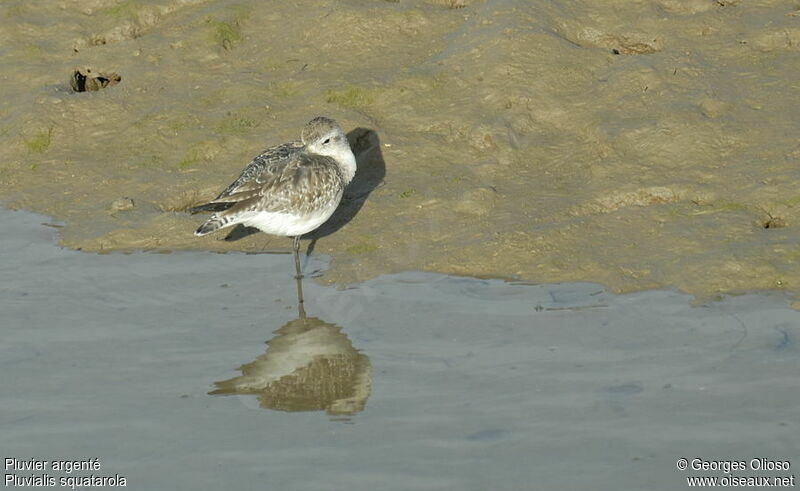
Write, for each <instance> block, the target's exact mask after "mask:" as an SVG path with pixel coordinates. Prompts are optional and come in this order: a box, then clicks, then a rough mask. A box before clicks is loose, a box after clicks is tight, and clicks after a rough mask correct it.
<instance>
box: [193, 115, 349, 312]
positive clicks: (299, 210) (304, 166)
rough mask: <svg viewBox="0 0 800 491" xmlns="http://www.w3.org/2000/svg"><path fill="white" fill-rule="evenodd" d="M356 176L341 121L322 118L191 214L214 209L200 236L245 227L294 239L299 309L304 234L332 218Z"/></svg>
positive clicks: (259, 159) (256, 160)
mask: <svg viewBox="0 0 800 491" xmlns="http://www.w3.org/2000/svg"><path fill="white" fill-rule="evenodd" d="M355 173H356V158H355V156H354V155H353V151H352V150H351V149H350V144H349V143H348V142H347V137H346V136H345V134H344V131H342V128H341V127H340V126H339V125H338V124H337V123H336V121H334V120H332V119H330V118H326V117H317V118H314V119H312V120H311V121H309V122H308V123H307V124H306V125H305V127H304V128H303V131H302V132H301V133H300V140H296V141H292V142H289V143H284V144H281V145H277V146H274V147H271V148H268V149H267V150H265V151H263V152H262V153H261V154H260V155H258V156H257V157H256V158H254V159H253V161H252V162H250V164H248V165H247V167H245V169H244V171H242V174H241V175H240V176H239V178H238V179H236V180H235V181H234V182H233V183H232V184H231V185H230V186H228V187H227V188H225V190H224V191H222V192H221V193H220V194H219V196H217V197H216V198H214V199H213V200H212V201H210V202H208V203H206V204H203V205H200V206H196V207H194V208H192V209H191V210H190V211H191V212H192V213H199V212H204V211H210V212H213V213H214V214H213V215H211V217H210V218H209V219H208V220H206V221H205V223H203V224H202V225H201V226H200V227H199V228H198V229H197V230H196V231H195V235H206V234H210V233H211V232H215V231H217V230H220V229H223V228H227V227H231V226H233V225H237V224H240V223H241V224H243V225H246V226H249V227H255V228H257V229H259V230H261V231H262V232H265V233H268V234H272V235H281V236H286V237H293V238H294V243H293V247H294V264H295V269H296V272H297V275H296V278H297V295H298V302H299V304H300V306H302V303H303V291H302V284H301V282H300V280H301V279H302V274H301V272H300V256H299V249H300V236H301V235H303V234H306V233H308V232H311V231H312V230H314V229H316V228H317V227H319V226H320V225H322V224H323V223H325V221H326V220H327V219H328V218H330V216H331V215H332V214H333V212H334V210H336V207H337V206H339V201H341V199H342V194H343V192H344V188H345V186H347V184H348V183H349V182H350V181H351V180H352V179H353V176H354V175H355Z"/></svg>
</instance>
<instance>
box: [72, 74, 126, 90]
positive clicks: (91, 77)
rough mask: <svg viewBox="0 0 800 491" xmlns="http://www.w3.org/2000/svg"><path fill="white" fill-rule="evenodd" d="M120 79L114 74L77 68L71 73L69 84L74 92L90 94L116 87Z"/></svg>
mask: <svg viewBox="0 0 800 491" xmlns="http://www.w3.org/2000/svg"><path fill="white" fill-rule="evenodd" d="M120 80H122V77H120V76H119V75H117V74H116V73H113V72H112V73H103V72H97V71H94V70H92V69H91V68H78V69H76V70H74V71H73V72H72V76H71V77H70V79H69V84H70V86H71V87H72V90H74V91H75V92H91V91H96V90H100V89H104V88H106V87H109V86H111V85H116V84H118V83H119V82H120Z"/></svg>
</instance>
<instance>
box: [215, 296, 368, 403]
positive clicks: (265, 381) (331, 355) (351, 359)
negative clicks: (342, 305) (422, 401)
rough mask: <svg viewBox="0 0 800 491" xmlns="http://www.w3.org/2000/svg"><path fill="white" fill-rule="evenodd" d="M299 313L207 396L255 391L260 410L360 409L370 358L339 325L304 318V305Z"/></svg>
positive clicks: (363, 400)
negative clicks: (236, 371)
mask: <svg viewBox="0 0 800 491" xmlns="http://www.w3.org/2000/svg"><path fill="white" fill-rule="evenodd" d="M301 305H302V304H301ZM299 314H300V317H299V318H297V319H294V320H292V321H289V322H288V323H287V324H286V325H285V326H283V327H281V328H280V329H278V330H277V331H275V333H274V334H275V336H274V337H273V338H272V339H271V340H269V341H267V351H266V353H264V354H263V355H261V356H259V357H258V358H256V359H255V361H253V362H251V363H247V364H245V365H242V366H241V367H240V368H239V369H240V370H241V372H242V375H241V376H238V377H234V378H232V379H229V380H223V381H220V382H215V385H216V386H217V389H216V390H214V391H212V392H209V394H212V395H234V394H235V395H255V396H257V398H258V401H259V405H260V406H261V407H262V408H265V409H274V410H278V411H291V412H294V411H322V410H324V411H326V412H327V413H328V414H331V415H350V414H355V413H358V412H360V411H362V410H363V409H364V406H365V404H366V402H367V398H368V397H369V394H370V389H371V386H372V367H371V365H370V363H369V358H367V356H366V355H364V354H362V353H359V352H358V351H357V350H356V349H355V348H354V347H353V344H352V343H351V342H350V339H348V337H347V336H346V335H345V334H344V333H342V329H341V328H340V327H338V326H336V325H334V324H330V323H328V322H325V321H323V320H321V319H318V318H316V317H306V316H305V311H304V310H302V307H301V308H300V309H299Z"/></svg>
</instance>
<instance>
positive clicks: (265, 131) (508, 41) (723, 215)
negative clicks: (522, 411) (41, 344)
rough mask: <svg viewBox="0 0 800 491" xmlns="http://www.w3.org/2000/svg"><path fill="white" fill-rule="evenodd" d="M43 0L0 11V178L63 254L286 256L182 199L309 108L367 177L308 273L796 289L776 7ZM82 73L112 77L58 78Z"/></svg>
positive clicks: (791, 103)
mask: <svg viewBox="0 0 800 491" xmlns="http://www.w3.org/2000/svg"><path fill="white" fill-rule="evenodd" d="M62 3H63V4H64V5H67V6H74V7H76V8H74V9H71V8H60V7H58V6H57V5H55V4H52V5H50V4H47V5H43V6H42V7H41V8H37V9H32V8H29V7H27V6H26V5H24V4H23V3H22V2H6V3H4V4H3V6H2V7H0V8H2V9H3V10H4V12H3V15H0V23H3V29H0V41H3V42H4V45H5V46H8V49H7V52H6V54H5V55H4V56H5V59H6V62H7V63H8V64H9V65H11V66H14V67H15V70H11V71H6V72H5V73H4V74H3V77H4V85H5V86H6V87H26V88H29V89H30V90H26V91H21V92H19V94H18V97H14V98H5V99H3V100H2V101H0V115H2V116H3V122H2V123H0V143H2V145H0V192H2V196H3V201H4V203H6V204H7V205H9V206H13V207H24V208H29V209H32V210H34V211H37V212H41V213H47V214H49V215H53V216H56V217H58V218H60V219H63V220H65V222H66V227H65V228H64V229H63V230H62V231H61V240H62V243H63V244H64V245H67V246H69V247H74V248H81V249H83V250H95V251H98V250H103V251H109V250H130V249H135V248H141V249H156V250H159V249H170V250H178V249H212V250H218V251H228V250H247V251H257V250H262V249H265V248H270V249H274V248H276V247H288V241H287V240H286V239H282V238H275V237H267V236H265V235H263V234H256V235H250V236H247V237H245V238H243V239H241V240H238V241H234V242H226V241H222V240H219V239H220V238H221V237H209V238H203V239H196V238H195V237H193V236H192V231H193V230H194V228H195V227H196V223H197V218H196V217H194V218H193V217H190V216H188V215H187V214H186V213H185V210H186V209H187V208H188V207H190V206H191V205H192V204H194V203H196V202H199V201H202V200H203V199H207V198H209V197H212V196H213V195H214V194H215V193H217V192H218V191H219V190H220V189H221V187H223V186H224V184H225V183H227V182H230V180H231V179H233V178H235V177H236V175H237V174H238V172H239V171H240V170H241V168H242V167H243V166H244V165H245V164H246V163H247V162H249V160H250V159H251V158H252V157H253V156H254V155H256V154H257V153H258V152H260V151H261V150H262V149H263V148H265V147H267V146H269V145H273V144H276V143H279V142H283V141H287V140H290V139H294V138H297V136H298V133H299V129H300V128H301V127H302V124H303V123H304V122H305V121H307V120H308V119H310V118H311V117H313V116H316V115H323V114H324V115H329V116H332V117H334V118H336V119H337V120H339V121H340V122H342V123H343V125H344V127H345V130H346V131H350V130H353V129H354V128H357V127H363V128H369V129H371V130H374V132H375V133H376V137H375V138H373V139H372V140H369V141H365V142H362V144H361V146H360V148H359V149H358V150H357V152H356V153H357V154H358V158H359V165H360V166H361V168H362V169H367V170H369V169H370V168H378V167H381V168H385V174H386V176H385V179H384V184H383V185H381V186H378V187H377V188H375V189H374V190H372V191H371V193H369V195H368V197H367V198H366V199H365V198H364V196H362V194H361V193H358V192H351V193H350V195H349V196H348V197H347V198H346V200H345V201H346V202H347V203H349V204H350V205H354V204H357V205H358V207H357V208H358V212H357V213H356V214H355V215H354V216H351V217H349V218H348V219H349V221H348V222H347V223H342V224H339V225H340V227H339V228H338V230H337V231H336V232H335V233H331V234H329V235H326V236H324V237H322V238H320V239H319V241H318V243H317V244H316V247H315V251H317V252H322V253H328V254H331V255H332V256H333V258H334V260H333V263H332V269H331V270H330V271H328V272H326V274H325V276H324V278H323V280H325V281H334V282H342V283H349V282H354V281H359V280H364V279H367V278H370V277H373V276H375V275H378V274H381V273H386V272H396V271H403V270H409V269H415V270H427V271H440V272H445V273H454V274H461V275H471V276H484V277H486V276H495V277H503V278H516V279H523V280H527V281H533V282H541V283H543V282H556V281H597V282H602V283H604V284H606V285H609V286H610V287H611V288H612V289H613V290H615V291H630V290H636V289H644V288H655V287H664V286H669V287H675V288H679V289H681V290H683V291H686V292H689V293H692V294H695V295H697V296H701V297H712V296H714V295H716V294H719V293H730V292H740V291H745V290H751V289H772V288H777V289H784V290H788V291H791V292H793V294H795V295H797V294H798V293H800V262H799V260H800V254H798V252H797V247H796V243H797V239H798V237H797V226H798V224H797V223H796V218H795V215H796V210H797V208H796V207H797V206H798V204H800V194H799V193H797V191H796V190H797V189H798V188H800V166H798V163H800V145H798V143H797V141H796V138H795V137H794V134H795V129H796V128H797V127H798V123H800V121H799V119H800V116H799V115H800V107H798V106H799V105H800V100H798V99H797V98H796V97H795V95H796V94H795V87H794V85H795V84H794V82H793V81H794V80H797V79H798V77H799V76H800V73H798V72H800V63H798V61H800V60H798V57H800V50H798V49H797V46H800V31H798V30H797V28H796V27H795V26H794V24H793V23H794V22H796V18H795V17H793V15H794V13H793V12H794V11H792V10H791V9H790V8H789V7H787V6H786V5H785V4H784V3H783V2H778V1H770V0H765V1H761V2H758V3H748V4H744V3H737V4H735V5H732V4H728V3H726V5H721V4H719V3H715V2H706V1H704V0H703V1H701V0H692V1H687V2H675V1H674V0H656V1H653V2H644V3H642V2H631V1H627V0H614V1H612V2H611V3H607V2H606V3H604V5H602V6H597V5H595V3H594V2H589V1H566V0H565V1H559V2H548V3H545V4H540V5H539V4H533V3H531V2H527V1H522V0H487V1H483V2H467V3H466V5H463V2H447V1H441V0H440V1H433V0H431V1H418V2H413V3H408V2H374V3H371V4H369V5H365V4H363V3H358V2H337V3H336V4H335V5H330V4H326V3H323V2H311V3H309V4H308V5H307V7H306V8H304V9H303V10H302V11H298V10H297V9H296V8H295V7H293V6H292V5H288V4H284V3H280V2H274V3H273V2H255V1H253V0H250V1H247V0H245V1H241V2H237V4H236V5H235V6H233V7H231V6H230V5H229V4H228V3H226V2H221V1H214V0H212V1H205V2H199V1H197V2H195V1H178V0H149V1H144V0H142V1H134V2H124V3H117V2H112V1H111V0H95V1H92V2H88V3H86V2H81V3H79V2H77V1H67V2H66V3H64V2H62ZM449 7H464V8H449ZM43 18H47V19H48V23H47V27H43V26H42V25H41V22H39V21H40V20H41V19H43ZM33 25H36V26H37V27H36V28H37V29H38V31H37V32H40V36H39V37H38V38H37V41H36V43H35V44H31V41H29V40H27V39H28V37H26V36H25V32H27V31H26V29H28V28H29V27H30V26H33ZM342 25H347V26H350V27H349V29H339V28H338V26H342ZM88 65H92V66H103V67H113V68H114V70H116V71H117V72H118V73H121V74H123V76H124V77H125V81H124V82H123V83H121V84H118V85H116V86H114V87H108V88H106V89H104V90H103V91H100V92H95V93H82V94H72V93H69V91H68V87H66V84H65V80H66V77H67V74H69V73H70V71H71V70H73V69H74V67H75V66H88ZM124 197H128V198H130V199H133V200H135V202H136V206H135V207H134V208H132V209H130V210H127V211H125V212H121V213H114V214H109V213H108V209H109V207H110V206H111V205H112V203H115V202H116V201H117V200H119V199H121V198H124Z"/></svg>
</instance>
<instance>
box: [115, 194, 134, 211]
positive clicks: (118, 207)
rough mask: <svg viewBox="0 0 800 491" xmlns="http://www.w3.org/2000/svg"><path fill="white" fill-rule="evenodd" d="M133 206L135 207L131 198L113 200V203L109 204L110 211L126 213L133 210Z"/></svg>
mask: <svg viewBox="0 0 800 491" xmlns="http://www.w3.org/2000/svg"><path fill="white" fill-rule="evenodd" d="M134 206H135V205H134V203H133V200H132V199H131V198H127V197H124V198H119V199H116V200H114V202H113V203H111V211H128V210H130V209H133V207H134Z"/></svg>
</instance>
